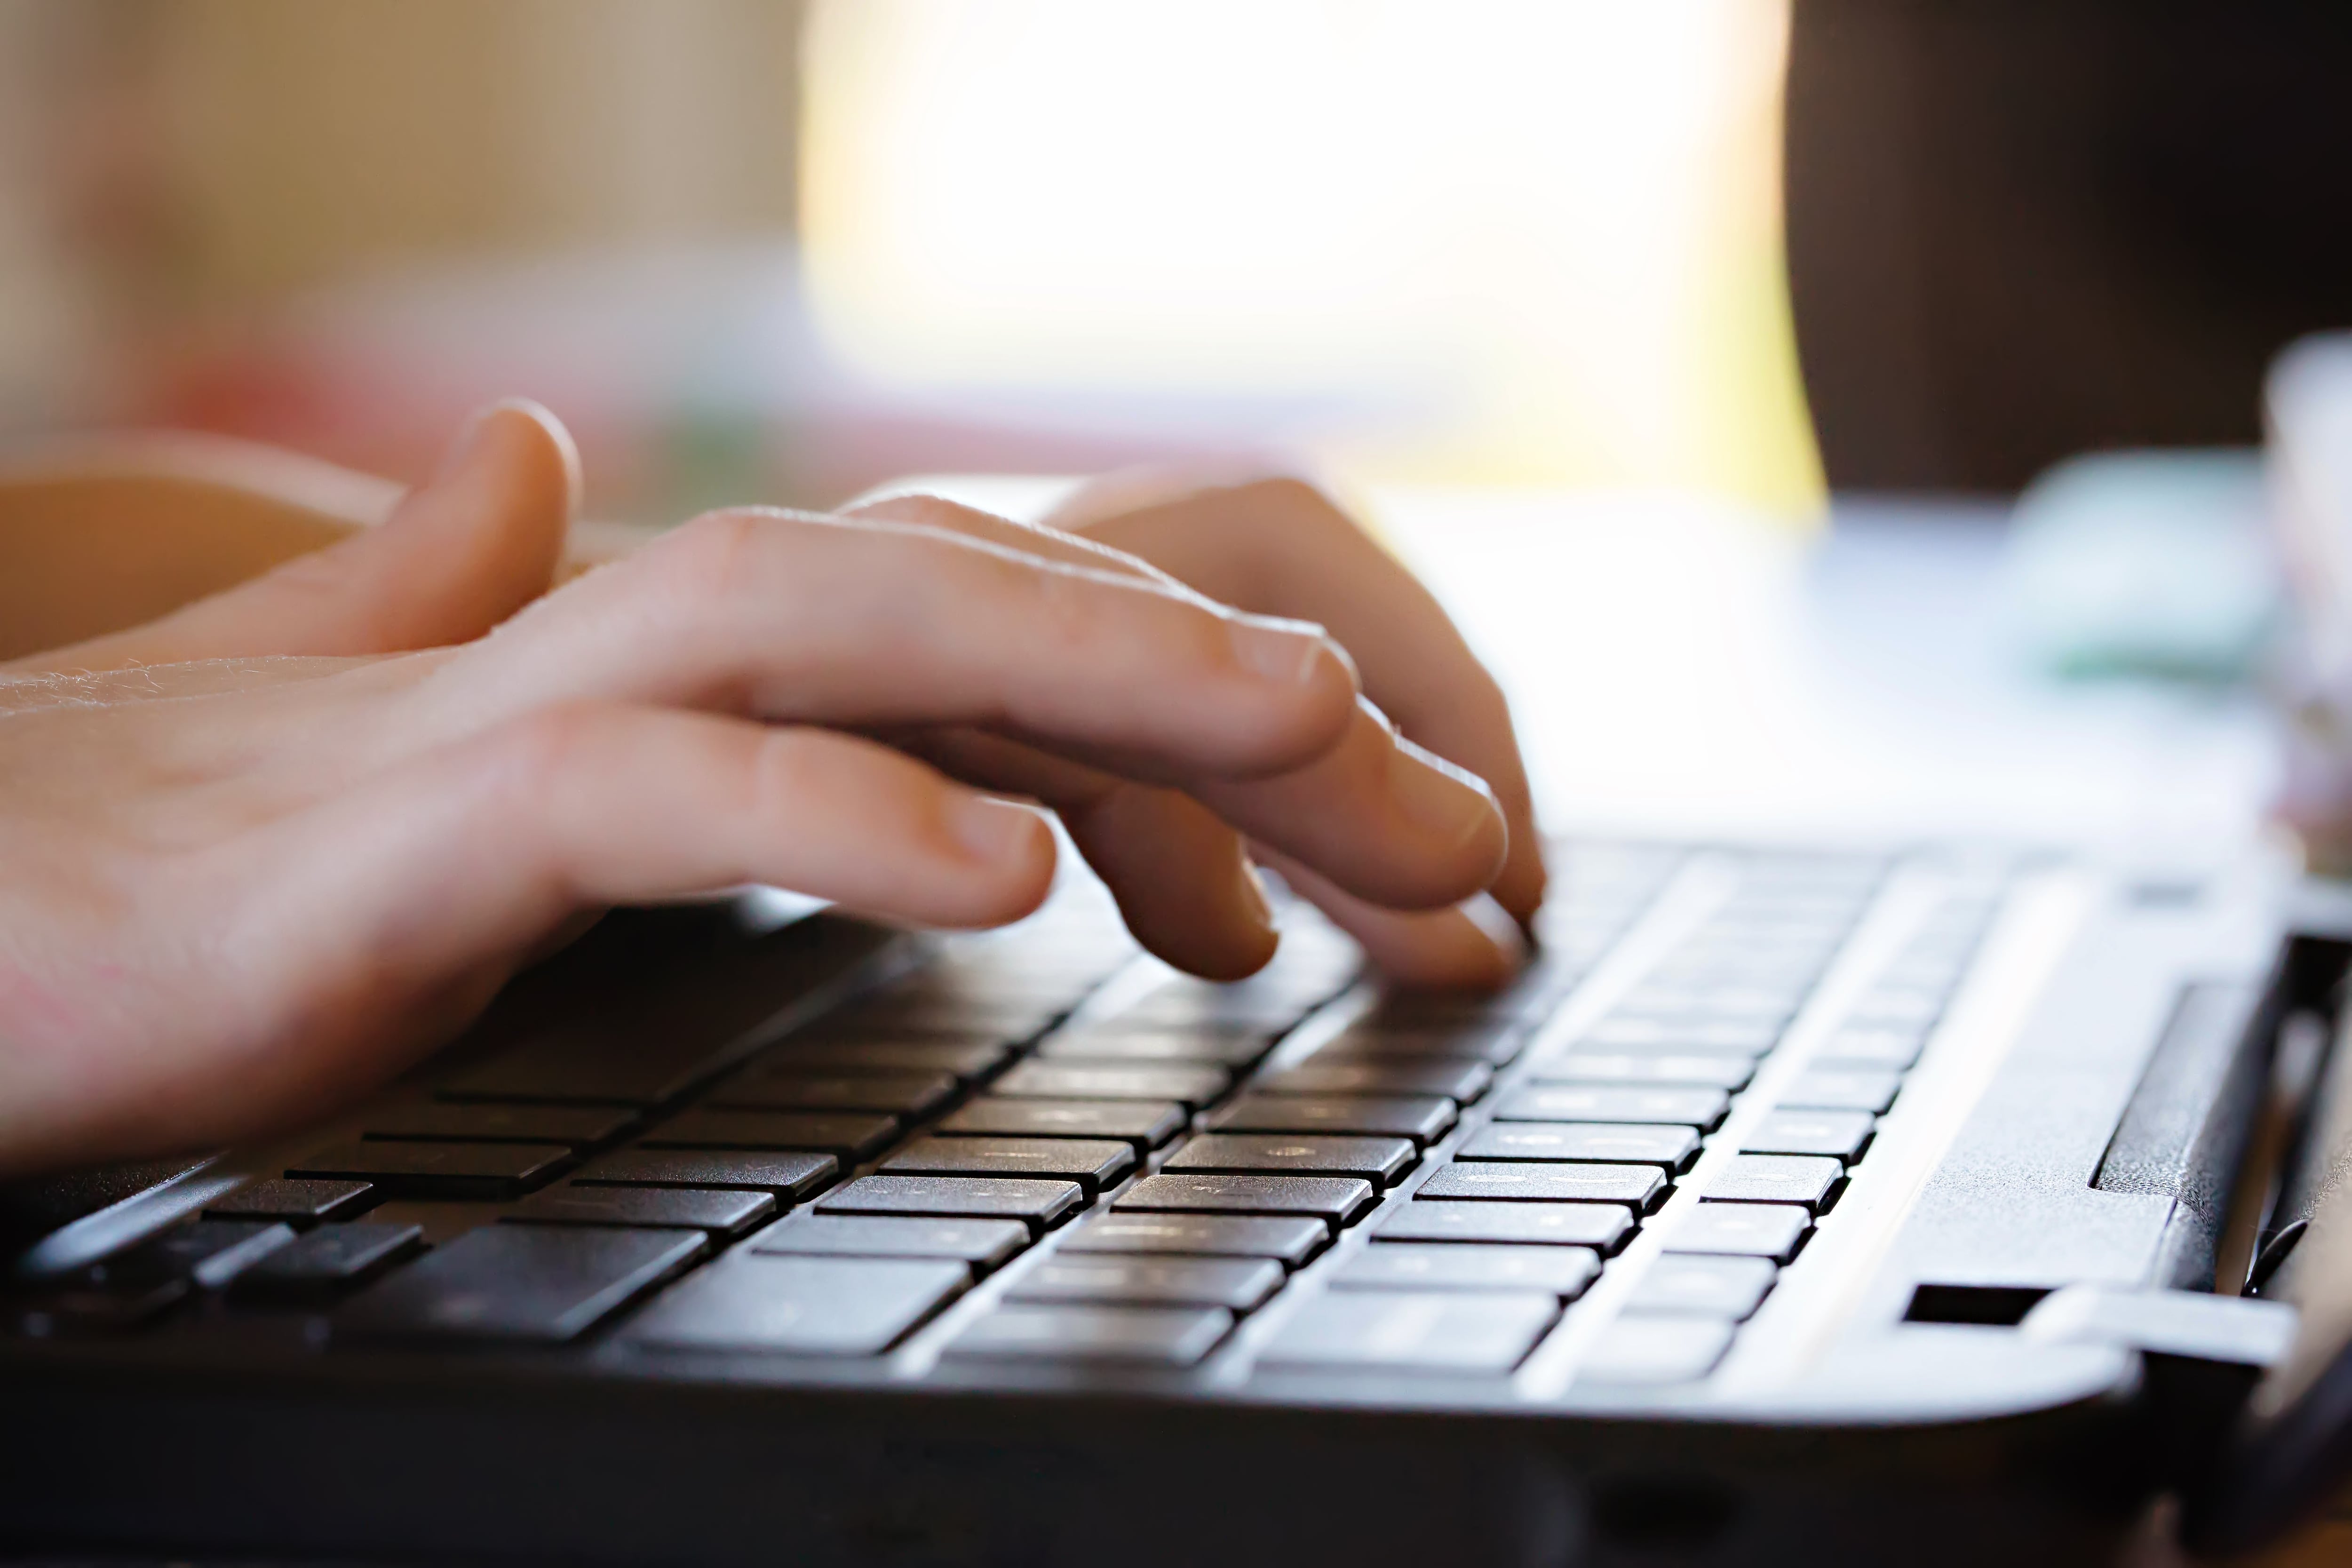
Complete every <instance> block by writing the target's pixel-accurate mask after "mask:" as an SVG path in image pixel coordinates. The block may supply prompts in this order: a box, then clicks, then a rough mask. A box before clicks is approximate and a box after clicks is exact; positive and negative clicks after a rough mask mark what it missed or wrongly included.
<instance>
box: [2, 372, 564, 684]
mask: <svg viewBox="0 0 2352 1568" xmlns="http://www.w3.org/2000/svg"><path fill="white" fill-rule="evenodd" d="M579 475H580V459H579V456H578V454H577V453H576V452H575V451H574V449H573V447H572V437H571V436H570V435H569V434H568V433H567V432H566V431H565V430H564V428H563V426H562V423H561V422H559V421H558V420H557V419H556V417H555V416H554V415H552V414H550V413H549V412H548V411H547V410H546V409H544V408H541V407H540V406H539V405H537V404H534V403H527V402H524V401H522V400H520V399H513V400H509V401H507V402H502V403H497V404H493V405H490V406H489V407H488V408H486V409H484V410H483V411H482V412H480V413H479V414H477V415H476V416H474V418H473V419H472V421H471V422H469V423H468V424H467V426H466V428H465V430H464V431H462V432H461V433H460V434H459V435H458V437H457V440H456V441H455V442H453V443H452V444H451V446H450V447H449V450H448V452H447V454H446V456H444V457H443V458H442V460H441V466H440V468H438V469H437V470H436V472H435V473H434V475H433V477H432V478H431V479H428V480H427V481H425V483H424V484H423V485H420V486H418V487H417V488H416V489H414V490H411V491H410V492H409V493H408V494H407V495H406V496H405V497H404V498H403V499H402V500H401V501H400V504H399V505H398V506H396V507H394V509H393V511H392V514H391V515H390V516H389V517H387V518H386V519H385V520H384V521H383V522H382V523H380V524H378V525H377V526H375V527H373V528H363V529H361V530H360V531H357V532H355V533H354V534H353V535H352V537H351V538H349V539H346V540H344V541H342V542H341V543H338V544H333V545H330V546H329V547H327V548H326V549H324V550H320V551H315V552H311V553H310V554H308V555H301V556H297V557H296V558H295V559H293V560H291V561H289V562H287V563H285V564H284V565H282V566H279V567H278V568H276V569H275V570H273V571H270V572H267V573H264V574H262V575H260V576H258V577H256V578H254V579H253V580H252V581H250V582H247V583H241V584H238V585H237V586H236V587H234V588H230V589H227V590H226V591H225V592H223V593H219V594H215V595H212V596H211V597H210V598H205V599H199V600H197V601H196V602H195V603H194V604H192V605H184V606H183V607H182V608H180V609H178V610H175V611H173V613H172V614H170V615H168V616H163V618H162V619H160V620H156V621H151V622H149V623H148V624H147V625H145V626H136V627H133V628H131V630H129V631H125V632H121V633H117V634H115V635H113V636H110V637H100V638H98V639H96V640H94V641H91V642H88V643H84V644H82V645H80V646H79V647H73V648H67V649H61V650H59V651H58V653H57V654H56V655H53V656H48V657H47V658H45V659H44V661H43V662H45V663H67V662H70V663H71V664H73V665H75V666H77V667H78V668H86V669H101V668H109V667H111V666H119V665H124V664H149V663H173V662H180V661H184V660H189V659H203V658H265V657H270V656H277V655H310V656H314V657H317V656H332V655H355V654H373V653H398V652H403V651H404V650H407V649H410V648H420V647H440V646H443V645H445V644H448V643H454V642H464V641H466V640H467V639H469V638H472V637H479V636H481V635H482V634H483V633H484V632H486V631H488V630H489V629H490V628H491V627H492V626H496V625H498V624H499V622H500V621H502V620H505V619H506V618H507V617H508V616H510V615H512V614H514V613H515V612H516V611H517V610H519V609H520V608H522V606H523V605H527V604H529V603H530V601H531V600H533V599H535V598H537V597H538V596H539V595H541V594H543V593H545V592H546V591H547V589H548V586H549V584H550V583H551V581H552V579H553V577H554V574H555V568H556V563H557V561H558V560H559V558H560V557H561V556H562V551H563V537H564V531H565V530H566V529H567V528H568V527H569V526H570V523H571V521H572V510H573V508H574V507H575V506H576V505H577V504H578V500H579V490H580V477H579Z"/></svg>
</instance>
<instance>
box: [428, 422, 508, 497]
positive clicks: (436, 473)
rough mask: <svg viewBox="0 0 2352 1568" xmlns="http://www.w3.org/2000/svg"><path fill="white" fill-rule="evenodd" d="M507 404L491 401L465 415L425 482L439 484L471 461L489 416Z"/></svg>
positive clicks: (479, 444) (479, 445)
mask: <svg viewBox="0 0 2352 1568" xmlns="http://www.w3.org/2000/svg"><path fill="white" fill-rule="evenodd" d="M508 406H509V405H508V404H505V403H492V404H489V405H486V406H484V407H481V408H477V409H475V410H474V411H473V412H472V413H471V414H468V415H467V416H466V423H465V424H463V425H461V426H458V427H457V435H456V436H454V437H451V438H450V441H449V445H448V446H446V447H443V448H442V451H441V460H440V461H439V462H438V463H436V464H435V465H434V466H433V477H432V478H431V479H427V480H426V481H425V482H426V483H427V484H435V485H437V484H440V483H442V482H443V481H444V480H446V479H451V478H453V477H455V476H456V475H457V473H458V472H460V471H461V470H463V469H464V468H465V467H466V466H467V464H468V463H471V462H472V461H473V460H474V455H475V454H476V453H477V452H478V451H479V450H480V449H481V445H482V433H483V431H484V429H485V428H487V427H488V425H489V423H490V418H491V416H493V415H495V414H498V413H499V412H500V411H501V410H503V409H505V408H507V407H508Z"/></svg>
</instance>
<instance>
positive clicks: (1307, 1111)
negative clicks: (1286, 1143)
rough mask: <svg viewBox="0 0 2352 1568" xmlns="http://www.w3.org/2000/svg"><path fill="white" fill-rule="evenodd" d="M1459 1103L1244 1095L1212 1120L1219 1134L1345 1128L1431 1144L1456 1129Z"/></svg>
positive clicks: (1426, 1097) (1427, 1098)
mask: <svg viewBox="0 0 2352 1568" xmlns="http://www.w3.org/2000/svg"><path fill="white" fill-rule="evenodd" d="M1454 1115H1455V1112H1454V1102H1453V1101H1452V1100H1446V1099H1444V1098H1443V1097H1441V1096H1438V1095H1434V1094H1423V1095H1366V1094H1319V1095H1318V1094H1244V1095H1243V1096H1242V1097H1241V1098H1240V1099H1238V1100H1234V1102H1233V1103H1232V1104H1231V1105H1229V1106H1226V1107H1225V1108H1224V1109H1223V1110H1219V1111H1217V1112H1215V1113H1214V1114H1213V1115H1212V1116H1211V1117H1210V1118H1209V1125H1210V1126H1211V1127H1212V1128H1214V1129H1215V1130H1216V1131H1220V1132H1340V1133H1349V1134H1355V1135H1358V1136H1363V1137H1386V1138H1410V1139H1412V1141H1413V1142H1415V1143H1417V1144H1419V1145H1420V1146H1421V1147H1423V1148H1424V1149H1425V1148H1427V1147H1429V1145H1430V1144H1432V1143H1434V1142H1437V1140H1439V1139H1440V1138H1443V1137H1444V1136H1445V1134H1446V1133H1447V1132H1448V1131H1452V1129H1453V1126H1454Z"/></svg>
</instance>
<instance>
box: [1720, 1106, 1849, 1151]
mask: <svg viewBox="0 0 2352 1568" xmlns="http://www.w3.org/2000/svg"><path fill="white" fill-rule="evenodd" d="M1877 1125H1878V1123H1877V1121H1876V1120H1875V1119H1874V1117H1872V1115H1871V1114H1870V1112H1868V1111H1866V1110H1776V1111H1774V1112H1772V1113H1771V1114H1770V1115H1769V1116H1767V1117H1766V1118H1764V1120H1763V1121H1759V1122H1758V1123H1757V1124H1756V1128H1755V1131H1752V1132H1750V1133H1748V1137H1747V1138H1746V1140H1745V1141H1743V1142H1741V1143H1740V1145H1739V1147H1740V1149H1741V1151H1742V1152H1746V1153H1749V1154H1826V1155H1827V1156H1829V1157H1830V1158H1831V1159H1832V1160H1845V1161H1853V1160H1857V1159H1859V1158H1861V1156H1862V1152H1863V1150H1864V1148H1865V1147H1867V1146H1868V1144H1869V1142H1870V1137H1871V1133H1872V1132H1873V1131H1874V1130H1875V1129H1876V1127H1877Z"/></svg>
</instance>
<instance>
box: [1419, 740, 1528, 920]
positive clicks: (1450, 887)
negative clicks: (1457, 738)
mask: <svg viewBox="0 0 2352 1568" xmlns="http://www.w3.org/2000/svg"><path fill="white" fill-rule="evenodd" d="M1389 798H1390V801H1391V804H1392V805H1393V806H1394V808H1395V811H1396V813H1397V815H1398V816H1400V817H1402V819H1403V823H1404V825H1405V826H1407V827H1408V828H1409V829H1410V830H1411V831H1412V832H1414V833H1416V834H1418V835H1420V836H1421V837H1423V840H1424V841H1425V842H1426V843H1427V845H1428V846H1429V849H1430V852H1431V853H1430V860H1431V865H1432V871H1433V879H1434V882H1435V885H1436V886H1437V887H1438V888H1439V889H1442V891H1440V892H1438V893H1436V894H1434V895H1433V900H1432V901H1435V902H1451V901H1452V900H1455V899H1459V898H1462V897H1464V896H1465V895H1466V894H1469V893H1473V892H1482V891H1484V890H1486V889H1487V888H1489V887H1491V886H1493V884H1494V883H1495V881H1496V879H1497V878H1499V877H1500V876H1501V875H1502V874H1503V871H1504V868H1505V866H1506V864H1507V860H1508V858H1509V855H1510V850H1511V831H1510V825H1509V823H1508V822H1507V821H1506V820H1505V818H1504V816H1503V808H1502V806H1501V805H1500V804H1499V803H1497V802H1496V799H1495V792H1494V791H1493V790H1491V789H1489V788H1487V786H1486V781H1485V780H1484V779H1482V778H1480V777H1479V776H1478V775H1477V774H1475V773H1470V772H1468V771H1467V770H1466V769H1464V768H1459V767H1456V766H1455V765H1454V763H1449V762H1447V761H1446V760H1445V759H1444V758H1443V757H1441V756H1439V755H1437V754H1436V753H1435V752H1430V751H1427V750H1424V749H1423V748H1422V747H1420V746H1417V745H1415V744H1413V743H1412V742H1411V741H1408V740H1406V739H1405V738H1404V737H1403V736H1402V735H1398V736H1395V737H1394V739H1393V741H1392V749H1391V752H1390V760H1389Z"/></svg>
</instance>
